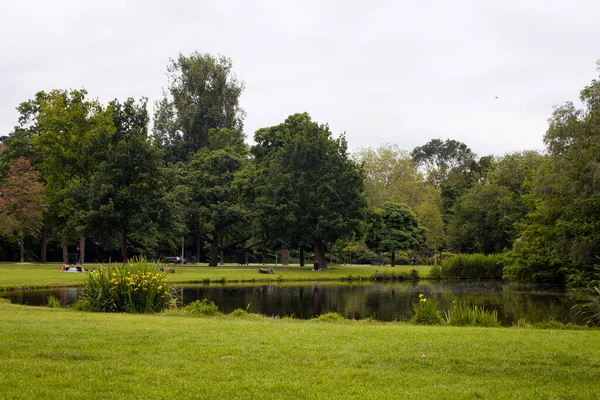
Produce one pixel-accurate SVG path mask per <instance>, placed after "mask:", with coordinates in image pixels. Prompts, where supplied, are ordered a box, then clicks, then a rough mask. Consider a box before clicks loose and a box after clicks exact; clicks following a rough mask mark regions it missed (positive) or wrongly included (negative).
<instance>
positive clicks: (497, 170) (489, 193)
mask: <svg viewBox="0 0 600 400" xmlns="http://www.w3.org/2000/svg"><path fill="white" fill-rule="evenodd" d="M543 160H544V158H543V156H542V155H540V154H539V153H537V152H533V151H525V152H521V153H512V154H508V155H505V156H503V157H501V158H498V159H492V160H490V161H491V164H490V167H489V170H488V172H487V174H486V175H485V178H484V179H483V180H482V181H480V182H477V183H476V184H474V186H473V187H471V188H470V189H468V190H467V191H466V192H465V193H464V194H463V195H462V197H461V198H460V200H459V201H458V202H457V203H456V204H455V205H454V206H453V208H452V215H451V217H450V221H449V224H448V235H449V237H450V239H451V240H450V244H451V245H452V247H453V248H454V249H455V250H456V251H459V252H474V253H484V254H491V253H500V252H502V251H504V250H505V249H510V248H512V246H513V242H514V240H515V238H516V235H517V229H516V226H515V224H517V223H519V222H522V221H523V219H524V218H525V215H526V214H527V212H528V211H529V207H528V205H527V200H526V196H527V195H529V193H530V192H531V190H530V186H531V179H533V177H534V175H535V173H536V172H537V170H538V169H539V167H540V165H541V164H542V162H543Z"/></svg>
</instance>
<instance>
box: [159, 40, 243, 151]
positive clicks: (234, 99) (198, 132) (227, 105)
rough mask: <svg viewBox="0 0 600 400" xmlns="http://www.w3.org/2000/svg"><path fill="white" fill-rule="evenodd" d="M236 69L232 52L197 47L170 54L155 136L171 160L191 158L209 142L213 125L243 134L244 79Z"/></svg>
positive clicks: (216, 127) (214, 127)
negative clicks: (214, 53)
mask: <svg viewBox="0 0 600 400" xmlns="http://www.w3.org/2000/svg"><path fill="white" fill-rule="evenodd" d="M232 69H233V65H232V62H231V60H230V59H229V58H227V57H224V56H219V57H213V56H211V55H210V54H200V53H198V52H194V53H192V54H191V55H190V56H184V55H183V54H180V55H179V57H178V59H177V60H170V65H169V66H168V68H167V71H168V77H169V87H168V90H167V91H166V93H165V97H164V98H163V99H162V100H160V101H159V102H158V103H157V104H156V106H155V109H156V112H155V115H154V139H155V141H156V143H157V144H158V145H159V147H160V148H162V149H164V150H165V160H166V161H167V162H177V161H187V160H189V159H190V158H191V157H192V155H193V154H194V153H196V152H197V151H198V150H200V149H203V148H205V147H207V146H208V139H209V132H210V130H213V129H214V130H216V131H219V130H221V129H233V130H235V131H237V132H239V133H240V134H241V132H242V128H243V119H244V111H243V109H242V108H241V107H240V105H239V98H240V95H241V93H242V91H243V90H244V84H243V82H241V81H239V80H238V79H237V77H236V75H235V74H234V73H233V71H232Z"/></svg>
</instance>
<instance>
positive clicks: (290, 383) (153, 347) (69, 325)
mask: <svg viewBox="0 0 600 400" xmlns="http://www.w3.org/2000/svg"><path fill="white" fill-rule="evenodd" d="M0 325H1V326H2V327H3V328H2V331H3V332H2V333H3V334H2V335H0V361H1V362H0V377H1V378H0V379H1V382H0V398H15V399H32V398H53V399H54V398H56V399H59V398H70V399H72V398H86V399H110V398H145V399H168V398H200V399H201V398H205V399H256V398H261V399H283V398H294V399H320V398H327V399H342V398H343V399H350V398H353V399H391V398H399V399H471V398H473V399H475V398H486V399H553V398H554V399H597V398H598V393H600V379H599V378H600V347H599V346H598V343H600V331H598V330H590V331H566V330H538V329H517V328H514V329H506V328H499V329H497V328H462V327H461V328H458V327H442V326H438V327H424V326H414V325H407V324H400V323H373V322H365V321H362V322H361V321H343V322H320V321H315V320H313V321H301V320H287V319H284V320H277V319H269V318H259V319H235V318H233V317H210V318H194V317H181V316H167V315H125V314H94V313H83V312H76V311H72V310H64V309H43V308H35V307H26V306H18V305H11V304H0ZM423 354H424V355H425V356H426V357H425V358H421V355H423Z"/></svg>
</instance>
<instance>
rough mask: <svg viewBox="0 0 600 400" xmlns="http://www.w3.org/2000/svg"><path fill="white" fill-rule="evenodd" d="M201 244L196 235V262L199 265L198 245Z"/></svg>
mask: <svg viewBox="0 0 600 400" xmlns="http://www.w3.org/2000/svg"><path fill="white" fill-rule="evenodd" d="M201 243H202V242H201V241H200V235H198V240H196V262H197V263H199V262H200V244H201Z"/></svg>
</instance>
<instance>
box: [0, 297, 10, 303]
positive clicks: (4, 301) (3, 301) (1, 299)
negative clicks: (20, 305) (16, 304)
mask: <svg viewBox="0 0 600 400" xmlns="http://www.w3.org/2000/svg"><path fill="white" fill-rule="evenodd" d="M0 304H10V299H5V298H4V297H0Z"/></svg>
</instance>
